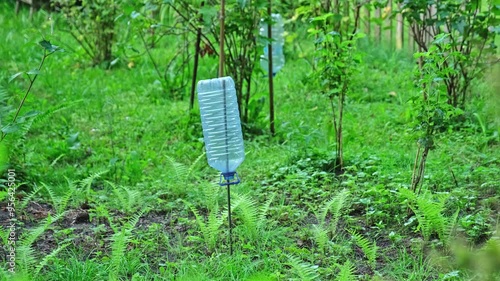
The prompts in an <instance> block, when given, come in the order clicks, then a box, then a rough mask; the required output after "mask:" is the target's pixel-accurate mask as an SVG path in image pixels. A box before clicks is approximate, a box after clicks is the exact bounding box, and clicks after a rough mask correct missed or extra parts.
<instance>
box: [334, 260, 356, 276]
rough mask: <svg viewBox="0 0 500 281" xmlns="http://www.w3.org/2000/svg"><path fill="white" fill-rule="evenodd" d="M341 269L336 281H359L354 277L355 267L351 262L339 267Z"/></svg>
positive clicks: (348, 261)
mask: <svg viewBox="0 0 500 281" xmlns="http://www.w3.org/2000/svg"><path fill="white" fill-rule="evenodd" d="M337 266H338V267H339V269H340V271H339V274H338V275H337V278H335V281H355V280H357V278H356V276H354V271H355V269H356V268H355V267H354V265H353V264H352V262H351V261H350V260H347V261H346V262H345V263H344V264H343V265H337Z"/></svg>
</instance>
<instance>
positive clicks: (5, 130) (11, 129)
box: [1, 123, 19, 134]
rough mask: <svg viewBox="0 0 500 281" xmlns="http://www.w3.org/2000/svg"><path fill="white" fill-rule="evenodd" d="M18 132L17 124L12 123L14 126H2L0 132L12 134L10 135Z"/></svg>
mask: <svg viewBox="0 0 500 281" xmlns="http://www.w3.org/2000/svg"><path fill="white" fill-rule="evenodd" d="M18 130H19V124H18V123H14V124H8V125H7V126H4V127H3V128H2V130H1V131H2V132H3V133H4V134H12V133H15V132H17V131H18Z"/></svg>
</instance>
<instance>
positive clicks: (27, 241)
mask: <svg viewBox="0 0 500 281" xmlns="http://www.w3.org/2000/svg"><path fill="white" fill-rule="evenodd" d="M63 215H64V213H60V214H56V215H55V216H51V215H49V216H48V217H47V218H45V219H44V220H43V221H42V222H41V223H40V225H39V226H37V227H36V228H33V229H30V230H29V231H27V232H25V234H24V235H23V237H22V238H21V239H20V241H19V245H21V246H29V245H32V244H33V243H34V242H35V240H36V239H38V237H40V235H42V234H43V233H44V232H45V231H46V230H47V229H48V227H49V226H50V225H51V224H52V223H54V222H56V221H58V220H59V219H60V218H61V217H63Z"/></svg>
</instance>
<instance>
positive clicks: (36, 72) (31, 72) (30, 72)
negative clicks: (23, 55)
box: [26, 69, 40, 75]
mask: <svg viewBox="0 0 500 281" xmlns="http://www.w3.org/2000/svg"><path fill="white" fill-rule="evenodd" d="M39 73H40V70H38V69H32V70H30V71H28V72H26V74H30V75H31V74H35V75H37V74H39Z"/></svg>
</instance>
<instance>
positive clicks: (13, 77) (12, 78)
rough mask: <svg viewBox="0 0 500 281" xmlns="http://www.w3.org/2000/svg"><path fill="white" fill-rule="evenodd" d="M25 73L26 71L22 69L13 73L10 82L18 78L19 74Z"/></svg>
mask: <svg viewBox="0 0 500 281" xmlns="http://www.w3.org/2000/svg"><path fill="white" fill-rule="evenodd" d="M23 73H24V72H23V71H21V72H18V73H16V74H14V75H12V76H11V77H10V78H9V83H10V82H11V81H12V80H14V79H16V78H17V76H19V75H21V74H23Z"/></svg>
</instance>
